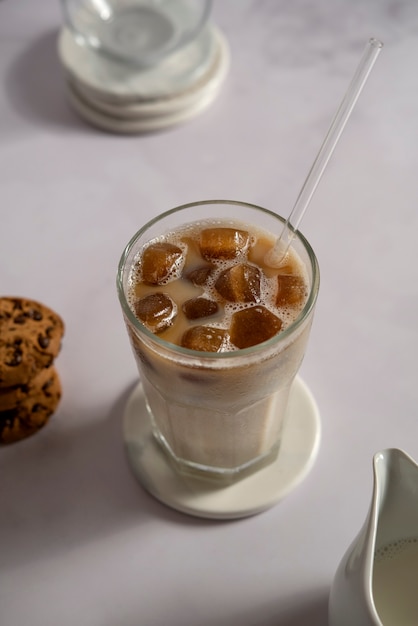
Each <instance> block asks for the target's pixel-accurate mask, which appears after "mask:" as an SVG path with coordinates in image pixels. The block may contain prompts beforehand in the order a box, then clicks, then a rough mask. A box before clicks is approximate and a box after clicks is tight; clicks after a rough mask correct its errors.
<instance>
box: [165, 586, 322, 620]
mask: <svg viewBox="0 0 418 626" xmlns="http://www.w3.org/2000/svg"><path fill="white" fill-rule="evenodd" d="M278 595H279V594H278ZM328 596H329V589H321V590H318V591H316V592H311V593H309V594H306V592H305V594H303V593H301V594H300V595H297V596H296V595H295V597H294V598H292V599H291V600H289V601H288V602H287V603H286V605H285V606H283V601H282V600H279V601H278V600H275V601H272V602H271V603H270V605H268V606H266V605H264V606H263V605H257V606H254V608H253V609H248V607H247V608H246V610H245V612H242V613H240V612H238V611H237V613H236V614H232V615H231V614H230V615H225V617H224V619H222V618H221V619H219V618H217V619H216V620H214V621H213V622H212V621H211V620H210V618H209V619H206V618H205V619H204V624H205V626H328ZM202 623H203V622H202ZM171 626H180V624H177V623H176V622H175V621H174V622H172V624H171ZM182 626H192V622H190V625H188V624H185V622H184V621H183V622H182Z"/></svg>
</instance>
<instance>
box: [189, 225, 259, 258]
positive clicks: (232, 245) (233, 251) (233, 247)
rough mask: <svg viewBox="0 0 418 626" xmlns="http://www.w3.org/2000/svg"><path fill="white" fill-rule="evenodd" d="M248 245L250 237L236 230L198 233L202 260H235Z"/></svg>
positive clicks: (225, 229)
mask: <svg viewBox="0 0 418 626" xmlns="http://www.w3.org/2000/svg"><path fill="white" fill-rule="evenodd" d="M249 245H250V235H249V233H248V232H247V231H245V230H238V229H236V228H206V229H204V230H202V232H201V233H200V252H201V255H202V256H203V258H204V259H206V260H207V261H210V260H211V259H220V260H223V259H235V258H236V257H238V256H239V255H240V254H244V253H245V252H246V251H247V250H248V248H249Z"/></svg>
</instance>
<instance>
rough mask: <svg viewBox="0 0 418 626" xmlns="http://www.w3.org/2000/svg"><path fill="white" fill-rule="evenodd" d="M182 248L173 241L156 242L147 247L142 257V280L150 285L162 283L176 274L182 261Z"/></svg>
mask: <svg viewBox="0 0 418 626" xmlns="http://www.w3.org/2000/svg"><path fill="white" fill-rule="evenodd" d="M182 256H183V252H182V250H181V248H179V247H178V246H175V245H174V244H172V243H168V242H160V243H154V244H151V245H150V246H148V247H147V248H145V250H144V252H143V254H142V259H141V265H142V280H143V281H144V283H147V284H149V285H160V284H161V283H163V282H164V281H166V280H167V279H168V278H169V277H170V275H172V276H173V277H175V276H176V269H177V268H178V267H179V265H180V263H181V261H182Z"/></svg>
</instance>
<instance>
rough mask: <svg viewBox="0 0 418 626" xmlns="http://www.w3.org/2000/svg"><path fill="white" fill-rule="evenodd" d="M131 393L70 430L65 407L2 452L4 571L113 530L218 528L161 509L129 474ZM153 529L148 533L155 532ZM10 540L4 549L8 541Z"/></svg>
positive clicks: (0, 486)
mask: <svg viewBox="0 0 418 626" xmlns="http://www.w3.org/2000/svg"><path fill="white" fill-rule="evenodd" d="M132 388H133V387H131V388H129V389H127V390H126V391H125V392H124V393H123V394H122V395H121V397H120V398H119V399H118V400H117V401H116V402H115V404H114V406H113V407H111V408H110V410H109V412H108V414H107V415H106V414H105V415H102V414H101V413H100V412H99V411H98V412H97V414H90V415H89V414H86V415H85V416H83V419H84V418H85V426H80V421H79V420H78V421H77V426H74V427H72V426H71V419H72V417H73V416H72V415H70V414H69V413H68V410H69V409H68V408H66V406H65V404H64V402H63V406H62V407H60V410H59V411H58V412H57V414H56V415H55V416H53V417H52V419H51V422H50V424H49V425H48V426H46V427H45V428H44V429H43V430H42V431H41V432H39V433H38V434H36V435H34V436H33V437H31V438H29V439H27V440H25V441H21V442H19V443H17V444H14V445H11V446H5V447H4V448H2V449H0V508H1V511H0V554H1V559H0V560H1V567H2V568H6V567H10V568H13V567H16V566H19V565H21V564H25V563H30V562H31V561H33V560H37V559H42V557H43V556H47V557H48V558H51V557H53V556H54V554H59V553H60V552H61V551H62V550H65V551H68V550H69V549H71V548H72V547H82V546H83V545H85V544H86V543H88V542H90V541H94V540H101V539H103V538H106V537H111V535H113V534H115V533H120V532H124V531H126V530H129V529H133V532H135V531H136V530H135V529H136V528H138V529H139V528H140V530H141V533H140V535H139V536H140V537H141V540H146V531H145V529H144V527H145V526H147V525H148V524H150V525H151V526H152V525H154V526H155V524H156V523H158V521H160V523H162V524H164V523H165V522H168V523H174V524H180V525H182V526H185V525H198V526H200V527H204V526H205V525H210V524H216V523H217V522H211V521H210V520H203V519H197V518H193V517H190V516H187V515H183V514H181V513H177V512H176V511H174V510H172V509H169V508H168V507H166V506H164V505H162V504H160V503H159V502H158V501H157V500H155V499H154V498H153V497H152V496H150V495H149V494H148V493H147V492H146V491H145V490H144V489H143V488H142V487H141V485H140V484H139V483H138V482H137V481H136V479H135V478H134V477H133V475H132V474H131V472H130V470H129V467H128V463H127V460H126V458H125V451H124V446H123V440H122V416H123V412H124V407H125V404H126V401H127V398H128V395H129V394H130V393H131V391H132ZM151 526H150V528H151ZM6 537H7V544H6V542H5V541H4V538H6Z"/></svg>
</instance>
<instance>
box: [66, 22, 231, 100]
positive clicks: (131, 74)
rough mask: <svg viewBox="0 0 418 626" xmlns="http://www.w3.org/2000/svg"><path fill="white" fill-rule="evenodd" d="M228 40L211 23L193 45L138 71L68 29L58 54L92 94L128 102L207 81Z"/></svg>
mask: <svg viewBox="0 0 418 626" xmlns="http://www.w3.org/2000/svg"><path fill="white" fill-rule="evenodd" d="M220 42H222V45H223V47H224V48H225V47H226V42H225V39H224V37H223V35H222V34H221V33H220V31H219V30H218V29H217V28H216V27H215V26H213V25H210V26H208V27H207V28H205V29H204V31H203V32H202V33H201V34H200V35H199V37H197V38H196V39H195V40H194V41H192V42H191V43H190V44H188V45H187V46H185V47H184V48H183V49H181V50H179V51H178V52H176V53H174V54H172V55H171V56H169V57H168V58H167V59H166V60H165V61H163V62H162V63H159V64H158V65H156V66H155V67H151V68H148V69H143V70H138V69H136V68H132V66H129V65H126V64H123V63H118V62H115V61H112V60H110V59H108V58H107V57H104V56H102V55H101V54H100V53H98V52H97V51H95V50H92V49H91V48H89V47H87V46H83V45H80V44H79V43H77V41H76V40H75V38H74V35H73V34H72V32H71V31H70V30H69V29H68V28H63V29H62V30H61V32H60V34H59V38H58V55H59V58H60V61H61V64H62V65H63V67H64V69H65V70H66V72H67V73H68V74H69V76H70V77H71V78H72V79H73V80H75V81H76V82H77V83H79V84H81V85H83V87H84V88H85V89H88V90H89V91H90V92H91V94H92V97H96V98H100V99H102V100H105V101H108V102H113V103H115V104H118V103H119V104H121V103H123V104H126V103H128V102H138V101H141V100H148V101H149V100H158V99H161V98H169V97H172V96H174V95H179V94H181V93H184V92H185V91H187V90H189V89H192V88H193V87H194V86H196V85H197V84H199V82H200V81H203V82H204V81H205V77H206V75H207V74H208V72H210V70H211V68H212V67H213V65H214V63H215V59H216V56H217V55H218V51H219V46H220V45H221V44H220Z"/></svg>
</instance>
